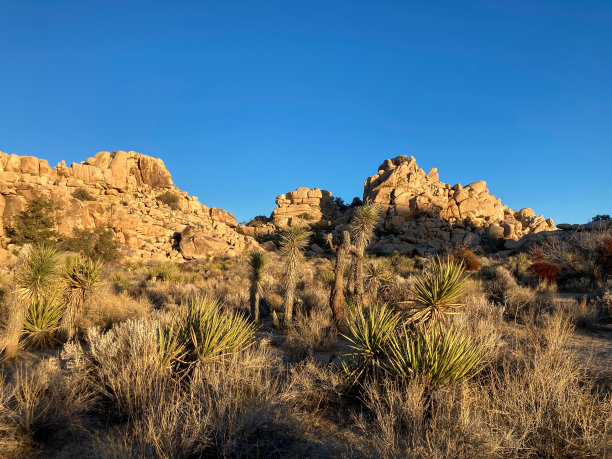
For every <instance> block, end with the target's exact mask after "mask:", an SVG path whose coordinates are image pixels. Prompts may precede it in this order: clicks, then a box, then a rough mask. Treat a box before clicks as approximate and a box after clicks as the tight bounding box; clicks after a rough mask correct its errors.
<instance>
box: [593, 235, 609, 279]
mask: <svg viewBox="0 0 612 459" xmlns="http://www.w3.org/2000/svg"><path fill="white" fill-rule="evenodd" d="M595 264H596V265H597V266H599V268H600V269H601V272H602V273H603V274H604V275H606V276H612V236H608V237H606V238H605V239H604V240H603V241H601V243H600V244H599V247H597V250H596V252H595Z"/></svg>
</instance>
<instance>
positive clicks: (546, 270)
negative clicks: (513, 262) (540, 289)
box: [531, 261, 559, 284]
mask: <svg viewBox="0 0 612 459" xmlns="http://www.w3.org/2000/svg"><path fill="white" fill-rule="evenodd" d="M531 272H532V273H533V275H534V276H535V278H536V279H537V280H539V281H546V282H550V283H551V284H556V283H557V278H558V277H559V268H557V266H555V265H553V264H552V263H548V262H547V261H537V262H535V263H534V264H532V265H531Z"/></svg>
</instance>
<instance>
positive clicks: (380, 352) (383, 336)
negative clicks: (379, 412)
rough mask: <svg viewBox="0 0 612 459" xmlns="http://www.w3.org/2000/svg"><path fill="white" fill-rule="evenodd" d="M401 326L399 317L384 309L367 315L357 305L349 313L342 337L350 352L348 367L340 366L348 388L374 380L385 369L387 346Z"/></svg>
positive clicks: (377, 307) (374, 308) (345, 365)
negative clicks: (346, 331)
mask: <svg viewBox="0 0 612 459" xmlns="http://www.w3.org/2000/svg"><path fill="white" fill-rule="evenodd" d="M399 322H400V315H399V314H397V313H395V312H393V311H392V310H390V309H389V308H388V307H387V306H386V305H384V304H383V305H381V306H373V307H371V308H370V309H368V310H367V311H364V309H363V307H362V306H361V305H359V304H357V305H354V306H353V307H352V308H350V309H349V314H348V318H347V327H348V331H349V333H348V334H347V335H342V336H344V337H345V338H346V339H347V340H348V341H349V343H350V344H349V346H350V347H351V349H353V352H352V353H350V354H349V361H348V363H345V362H342V369H343V372H344V376H345V378H346V380H347V383H348V384H349V386H354V385H355V384H357V383H360V382H363V380H364V379H366V378H368V377H377V376H378V374H379V373H380V372H381V371H382V370H384V368H385V363H384V362H385V359H386V356H387V347H388V342H389V339H390V338H391V336H392V335H393V332H394V330H395V329H396V327H397V326H398V324H399Z"/></svg>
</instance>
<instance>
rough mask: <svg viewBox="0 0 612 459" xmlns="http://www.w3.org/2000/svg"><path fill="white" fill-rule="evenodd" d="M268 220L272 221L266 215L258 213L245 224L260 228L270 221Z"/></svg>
mask: <svg viewBox="0 0 612 459" xmlns="http://www.w3.org/2000/svg"><path fill="white" fill-rule="evenodd" d="M268 221H270V219H269V218H268V217H266V216H265V215H257V216H256V217H253V218H252V219H251V220H250V221H249V222H248V223H247V224H246V225H245V226H252V227H254V228H258V227H260V226H263V225H265V224H266V223H268Z"/></svg>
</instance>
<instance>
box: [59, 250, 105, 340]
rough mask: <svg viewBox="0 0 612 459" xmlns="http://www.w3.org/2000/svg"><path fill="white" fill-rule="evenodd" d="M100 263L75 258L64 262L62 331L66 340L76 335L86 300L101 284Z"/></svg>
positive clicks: (78, 257)
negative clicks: (64, 302) (64, 300)
mask: <svg viewBox="0 0 612 459" xmlns="http://www.w3.org/2000/svg"><path fill="white" fill-rule="evenodd" d="M103 267H104V265H103V263H102V262H101V261H99V260H98V261H94V260H92V259H91V258H87V257H83V256H77V257H71V258H68V259H67V260H66V266H65V267H64V271H63V278H64V282H65V285H66V286H65V289H66V297H67V305H66V312H65V314H64V319H63V321H62V331H63V334H64V335H65V337H66V339H68V340H71V339H73V338H74V336H75V334H76V328H77V321H78V318H79V316H80V314H81V312H82V311H83V307H84V305H85V302H86V301H87V299H88V298H89V297H90V296H91V295H92V294H93V293H94V292H95V291H96V290H97V289H98V288H99V287H100V286H101V285H102V284H103V282H102V280H101V276H102V268H103Z"/></svg>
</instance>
